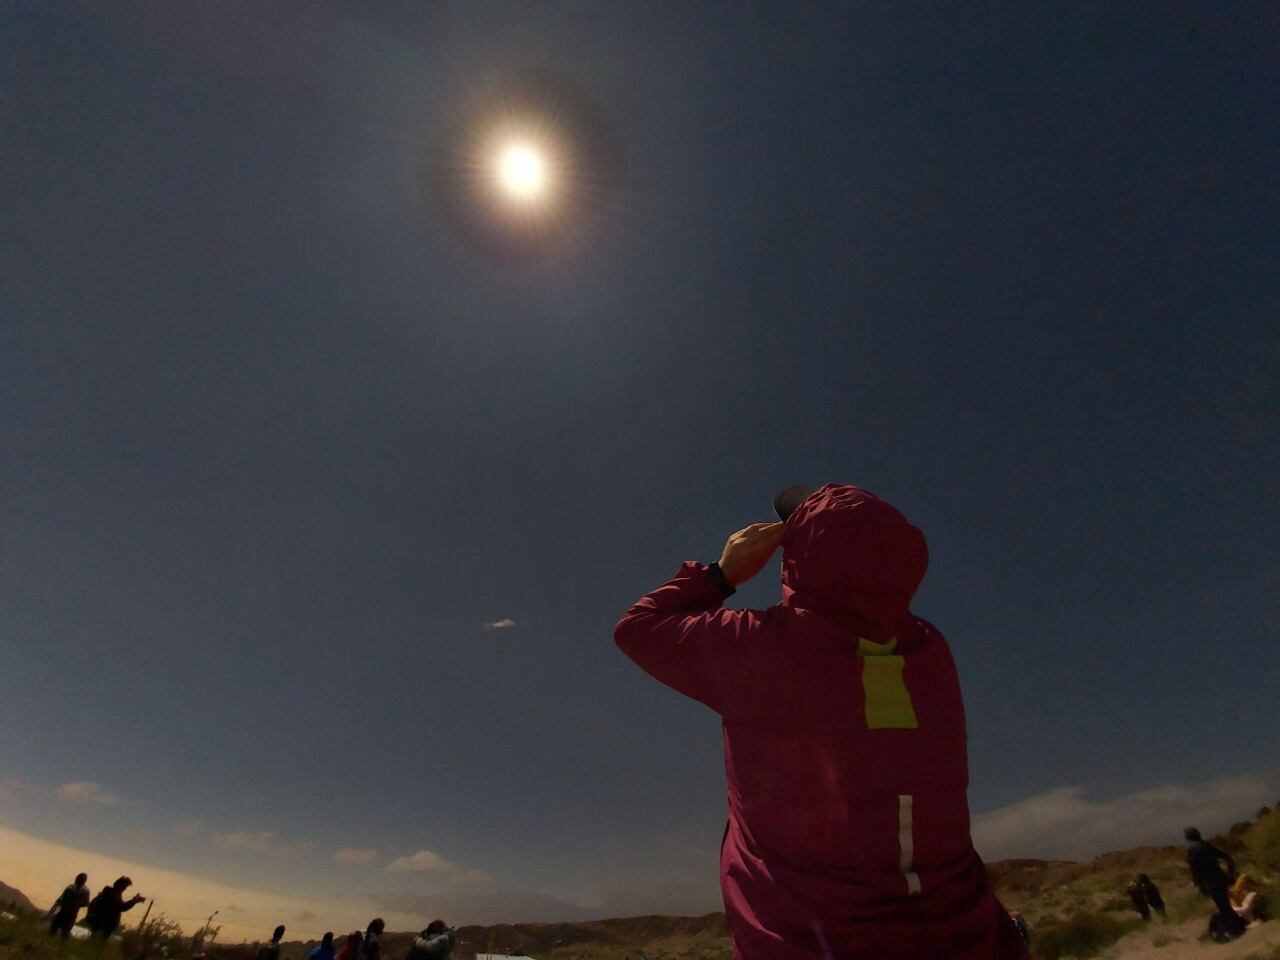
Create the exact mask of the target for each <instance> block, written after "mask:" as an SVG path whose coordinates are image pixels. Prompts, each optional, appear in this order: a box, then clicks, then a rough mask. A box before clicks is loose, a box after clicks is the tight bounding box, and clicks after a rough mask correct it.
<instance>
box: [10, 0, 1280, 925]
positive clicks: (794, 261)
mask: <svg viewBox="0 0 1280 960" xmlns="http://www.w3.org/2000/svg"><path fill="white" fill-rule="evenodd" d="M1278 42H1280V20H1278V18H1277V14H1276V11H1275V8H1274V7H1272V6H1268V5H1264V4H1256V5H1255V4H1232V5H1225V6H1224V7H1223V8H1221V9H1206V8H1204V7H1203V5H1201V6H1199V7H1192V6H1191V5H1172V6H1162V7H1160V8H1158V9H1157V8H1154V7H1150V6H1148V5H1140V4H1132V5H1106V6H1105V7H1104V6H1100V5H1099V6H1088V7H1085V6H1080V5H1071V6H1069V7H1068V6H1066V5H1064V6H1061V7H1055V6H1051V5H1040V6H1039V7H1038V8H1037V9H1023V8H1018V7H1000V6H997V5H986V4H969V5H965V6H964V8H963V10H961V9H959V8H954V7H949V6H947V5H937V6H928V5H925V6H921V5H910V6H897V5H895V6H891V7H871V6H864V5H854V6H852V7H839V8H837V7H834V6H831V7H826V6H814V7H812V8H809V9H807V10H806V11H799V10H793V9H791V7H790V5H776V6H772V5H745V4H724V5H720V4H701V5H698V6H697V7H696V8H689V7H687V6H678V5H669V6H663V5H659V6H657V7H652V6H644V7H640V6H634V7H630V6H628V7H620V6H619V5H616V4H605V5H600V4H547V5H542V6H539V7H537V8H530V7H527V6H525V5H508V4H501V3H494V4H485V5H480V6H477V5H472V4H454V5H431V6H430V7H427V8H424V7H420V6H419V5H416V4H408V3H404V4H399V3H369V4H360V3H350V4H337V3H334V4H322V3H293V2H282V3H278V4H274V5H272V6H270V7H264V6H262V5H258V4H237V3H214V2H206V0H199V2H193V3H189V4H183V5H170V4H165V3H155V4H137V5H117V4H78V3H72V2H69V3H65V4H44V3H14V4H7V5H5V6H4V7H3V8H0V582H3V584H4V588H3V593H2V594H0V665H2V666H3V669H0V724H2V728H0V729H3V734H4V735H3V737H0V826H3V827H6V828H9V829H10V830H12V831H17V832H19V833H21V834H22V835H23V836H26V837H29V838H33V839H32V840H31V842H33V843H34V842H56V843H61V844H65V845H66V846H68V847H71V848H74V849H77V850H84V851H93V852H95V853H96V854H99V855H102V856H104V857H113V858H118V859H126V860H129V861H131V862H134V863H138V864H141V865H142V867H145V866H146V865H151V866H152V867H153V868H155V869H157V870H159V869H166V870H169V871H174V872H175V873H181V874H183V875H185V876H190V877H195V878H201V881H202V882H205V881H207V882H209V883H216V884H222V885H225V886H234V887H237V888H241V889H246V890H251V891H252V890H259V891H270V892H271V894H272V895H274V896H278V897H281V898H288V900H289V902H290V903H293V902H295V901H307V900H308V899H311V900H314V901H315V902H317V903H325V904H332V903H344V902H345V903H348V904H355V903H358V905H359V906H358V909H357V908H355V907H352V912H355V913H358V912H359V911H363V910H364V909H365V908H366V907H368V908H371V909H373V910H375V911H377V910H381V912H384V913H386V914H388V915H393V914H394V915H396V916H403V917H405V918H406V926H411V925H412V924H411V923H410V922H409V921H408V918H411V917H414V916H427V915H430V916H435V915H437V914H441V913H446V912H448V918H449V919H450V921H451V922H465V921H468V920H497V919H505V920H513V919H530V918H540V919H558V918H568V917H569V916H587V915H591V916H601V915H619V914H624V913H642V912H650V911H661V912H701V911H704V910H710V909H714V908H715V907H716V905H717V902H718V894H717V890H716V883H715V850H716V847H717V845H718V843H719V839H720V834H721V830H722V828H723V822H724V809H723V808H724V796H723V791H724V783H723V770H722V766H721V758H720V738H719V730H718V723H717V720H716V718H715V717H714V716H713V715H712V714H710V713H709V712H708V711H706V710H705V709H704V708H702V707H700V706H699V705H697V704H695V703H693V702H691V701H685V700H682V699H681V698H680V697H679V696H678V695H676V694H675V693H673V692H671V691H668V690H666V689H664V688H662V687H660V686H658V685H657V684H656V683H654V682H653V681H652V680H650V679H649V678H647V677H646V676H644V675H643V674H642V673H641V672H640V671H639V670H637V669H635V668H634V667H633V666H631V665H630V664H629V663H628V662H626V661H625V659H624V658H623V657H622V656H621V655H620V654H619V653H618V652H617V651H616V649H615V648H614V646H613V643H612V639H611V635H612V629H613V625H614V623H615V622H616V620H617V618H618V616H619V615H620V614H621V612H622V611H623V610H624V609H625V608H626V606H627V605H628V604H629V603H630V602H631V601H633V600H634V599H635V598H636V597H637V596H639V595H640V594H641V593H643V592H645V591H647V590H649V589H651V588H652V587H654V586H656V585H657V584H658V583H660V582H662V581H663V580H664V579H666V578H667V577H668V576H670V575H671V574H672V573H673V572H674V570H675V568H676V566H677V564H678V563H679V561H681V560H684V559H699V560H711V559H715V558H716V557H717V556H718V555H719V551H720V548H721V545H722V543H723V541H724V538H725V536H727V535H728V534H729V533H731V532H732V531H734V530H736V529H738V528H740V527H742V526H744V525H746V524H747V523H750V522H753V521H757V520H763V519H769V504H770V500H771V497H772V494H773V493H774V491H775V490H776V489H778V488H779V487H781V486H784V485H786V484H790V483H794V482H804V483H821V482H824V481H827V480H836V481H841V482H850V483H857V484H860V485H863V486H866V487H867V488H869V489H871V490H873V491H875V492H876V493H878V494H879V495H881V496H883V497H885V498H886V499H888V500H890V501H891V502H893V503H895V504H896V505H897V506H898V507H900V508H901V509H902V510H903V512H904V513H905V514H906V515H907V516H908V517H909V518H910V519H911V520H912V521H913V522H914V523H916V524H917V525H918V526H920V527H921V528H922V529H923V530H924V532H925V535H926V536H927V537H928V539H929V543H930V553H931V567H930V572H929V574H928V576H927V577H926V579H925V582H924V585H923V587H922V589H921V591H920V593H919V594H918V595H917V599H916V601H915V603H914V604H913V607H914V609H915V610H916V612H917V613H918V614H920V615H921V616H924V617H926V618H928V619H929V620H931V621H932V622H934V623H935V624H937V626H938V627H939V628H940V629H941V630H942V631H943V632H944V633H945V634H946V635H947V636H948V638H949V640H950V642H951V644H952V647H953V650H954V652H955V655H956V659H957V662H958V666H959V669H960V675H961V680H962V683H963V685H964V689H965V693H966V702H967V707H968V716H969V732H970V758H971V761H970V762H971V779H972V787H971V792H970V799H971V804H972V807H973V810H974V812H975V814H978V815H982V814H989V815H993V816H995V815H997V814H999V815H1000V816H1005V817H1006V819H1000V818H999V817H996V819H994V820H988V821H986V822H987V823H988V824H989V825H990V824H995V825H996V826H997V827H999V829H998V830H996V831H995V832H994V833H993V834H991V838H992V839H991V841H990V843H991V850H990V851H987V850H983V848H982V847H981V846H980V850H981V851H982V852H984V853H986V854H987V855H996V856H1000V855H1014V854H1021V855H1027V856H1034V855H1037V854H1040V855H1050V854H1053V853H1054V852H1055V851H1060V850H1061V849H1062V844H1064V843H1067V841H1068V840H1069V839H1070V837H1071V836H1072V835H1073V833H1076V832H1078V830H1077V828H1078V826H1079V823H1078V818H1080V817H1091V816H1095V815H1096V814H1097V810H1096V809H1094V808H1090V807H1088V804H1089V803H1093V804H1097V805H1102V806H1101V807H1100V808H1099V809H1102V810H1104V811H1106V810H1114V809H1122V810H1127V811H1129V814H1130V819H1129V820H1128V821H1125V822H1133V823H1135V824H1137V823H1143V822H1146V823H1149V822H1150V821H1149V820H1147V821H1144V820H1143V817H1142V815H1141V814H1140V813H1135V811H1142V810H1147V809H1148V807H1145V806H1143V804H1147V803H1148V802H1157V801H1151V800H1150V797H1151V796H1152V794H1151V791H1153V790H1155V791H1158V790H1165V791H1166V792H1165V793H1159V794H1158V796H1160V797H1164V798H1166V799H1165V800H1160V801H1158V803H1165V807H1162V808H1161V809H1163V810H1166V812H1168V810H1167V808H1168V806H1169V804H1170V803H1171V804H1172V805H1173V807H1174V811H1173V812H1169V822H1170V823H1174V822H1177V821H1178V817H1177V815H1176V812H1177V809H1178V805H1179V804H1183V805H1185V806H1186V808H1187V809H1188V810H1189V811H1191V810H1198V811H1200V813H1201V815H1203V816H1205V817H1217V818H1218V819H1219V820H1220V822H1219V823H1216V824H1210V825H1209V826H1210V828H1214V827H1221V826H1225V825H1226V823H1228V822H1230V821H1231V820H1233V819H1241V818H1243V817H1244V816H1247V815H1249V814H1251V813H1252V811H1253V810H1254V809H1255V808H1256V806H1257V805H1258V804H1260V803H1261V802H1273V801H1274V800H1275V799H1276V795H1277V794H1278V793H1280V791H1278V790H1277V781H1276V772H1277V768H1276V762H1275V754H1274V738H1272V737H1270V736H1268V735H1266V734H1265V731H1266V730H1275V729H1277V728H1280V701H1277V698H1276V697H1275V690H1276V689H1277V687H1278V686H1280V675H1278V674H1277V667H1276V663H1277V660H1276V658H1275V654H1274V643H1275V639H1276V635H1277V632H1278V628H1280V592H1278V591H1277V586H1280V560H1278V557H1277V552H1276V548H1275V544H1276V543H1277V542H1278V541H1280V523H1278V520H1280V416H1277V414H1278V413H1280V376H1278V375H1280V324H1278V323H1277V313H1278V309H1277V308H1278V307H1280V269H1278V264H1277V252H1278V251H1280V188H1278V187H1277V184H1280V162H1278V158H1280V119H1278V118H1280V103H1277V94H1276V91H1277V90H1278V89H1280V84H1278V83H1277V80H1278V79H1280V78H1278V77H1277V63H1278V62H1280V58H1277V57H1276V56H1275V54H1276V50H1277V46H1278ZM530 71H534V72H538V71H555V73H556V76H557V77H558V78H560V79H559V81H558V82H560V83H563V84H565V85H566V89H568V88H572V89H573V90H574V91H575V95H576V96H577V97H579V98H580V99H581V101H582V102H584V103H589V104H591V105H592V106H593V107H594V108H596V109H598V111H599V117H600V118H603V119H602V120H601V124H602V125H601V126H600V127H598V128H597V132H600V135H601V136H605V135H607V136H608V138H610V139H609V142H610V144H611V145H612V146H615V147H616V149H617V150H618V151H620V153H619V156H618V157H617V158H615V159H616V166H614V167H611V168H610V171H609V177H608V183H607V191H606V192H604V193H602V194H601V195H600V196H598V197H595V198H594V201H595V202H593V203H592V204H590V205H584V206H583V208H582V210H581V211H579V212H578V213H579V214H580V215H578V214H575V217H574V218H573V219H572V221H571V222H569V223H568V224H567V226H566V229H565V230H564V231H563V236H558V237H557V238H556V239H555V242H554V243H549V244H548V249H547V250H546V251H545V252H542V253H541V255H539V256H537V257H529V256H523V257H520V258H515V257H512V256H507V255H506V253H509V251H498V250H495V249H494V248H493V246H492V245H486V244H485V243H477V242H476V241H475V238H474V236H472V235H470V234H469V233H468V231H467V230H466V229H465V228H464V226H463V225H461V224H460V222H459V220H458V219H457V217H455V216H442V215H441V212H440V207H439V204H438V203H437V202H435V199H434V198H433V196H432V195H431V190H429V189H425V188H424V172H423V171H424V164H427V163H428V162H429V158H430V157H432V156H434V155H436V153H435V151H439V149H440V148H441V142H440V138H441V137H442V136H443V135H445V134H446V133H448V132H449V131H454V130H456V129H457V126H458V123H459V117H465V118H468V122H471V121H470V119H469V118H470V117H471V116H472V115H471V114H470V113H468V112H467V111H468V110H470V109H471V107H470V105H472V104H474V103H475V102H477V98H480V99H481V100H483V97H484V95H485V92H486V91H487V90H492V89H494V88H495V85H496V86H497V87H498V88H501V87H502V86H503V85H505V84H510V83H511V82H512V78H513V77H523V76H527V75H529V72H530ZM601 131H603V132H601ZM450 135H451V134H450ZM446 146H447V145H446ZM611 162H612V161H611ZM777 591H778V585H777V579H776V568H774V567H773V566H771V567H770V568H769V569H768V570H766V572H765V573H764V574H762V575H761V576H760V577H759V578H758V580H757V581H755V582H753V583H752V584H750V585H749V586H748V587H747V588H745V589H743V590H741V591H740V592H739V594H738V595H737V596H736V597H735V598H734V599H733V604H734V605H744V606H763V605H767V604H769V603H772V602H774V600H775V599H776V597H777ZM1224 783H1225V784H1227V785H1228V786H1226V787H1223V786H1222V785H1223V784H1224ZM1064 791H1066V792H1064ZM1072 791H1074V792H1072ZM1168 791H1173V792H1172V793H1170V792H1168ZM1237 796H1238V797H1239V801H1240V802H1239V809H1238V810H1235V809H1230V810H1229V809H1227V808H1228V807H1233V805H1234V798H1235V797H1237ZM1134 797H1138V798H1147V799H1146V800H1139V801H1134V800H1133V798H1134ZM1169 797H1173V798H1174V800H1172V801H1168V799H1167V798H1169ZM1032 798H1039V800H1041V801H1043V802H1044V803H1047V804H1050V805H1051V807H1052V809H1053V810H1056V811H1059V814H1060V815H1058V816H1057V818H1056V819H1055V818H1052V817H1051V818H1050V821H1049V822H1050V823H1051V824H1056V826H1054V827H1052V828H1045V827H1044V826H1043V824H1041V825H1040V826H1036V825H1035V823H1034V820H1032V821H1028V824H1029V825H1026V826H1025V828H1024V827H1022V826H1020V824H1021V823H1022V822H1021V821H1017V820H1016V819H1015V820H1009V819H1008V818H1007V816H1006V815H1008V814H1009V811H1010V810H1014V811H1017V810H1025V809H1026V808H1025V806H1019V805H1020V804H1026V803H1027V802H1028V801H1029V800H1031V799H1032ZM1205 798H1209V799H1208V800H1206V799H1205ZM1210 801H1212V802H1210ZM1109 804H1110V805H1116V804H1118V805H1119V806H1118V807H1113V806H1106V805H1109ZM1196 804H1201V805H1200V806H1196ZM1204 804H1209V805H1208V806H1205V805H1204ZM1073 818H1075V819H1073ZM1164 822H1165V821H1163V820H1161V821H1160V823H1161V824H1162V826H1161V829H1163V824H1164ZM1011 823H1012V824H1013V825H1012V826H1010V824H1011ZM1072 824H1074V826H1072ZM1135 829H1136V827H1135ZM1169 829H1170V830H1173V829H1174V828H1173V827H1170V828H1169ZM1019 830H1021V831H1022V832H1021V833H1019ZM1020 837H1021V839H1019V838H1020ZM979 838H980V840H981V834H979ZM1144 839H1156V838H1154V837H1151V838H1144ZM1169 839H1170V841H1173V840H1176V836H1170V837H1169ZM1122 841H1123V838H1122V837H1113V836H1111V835H1101V834H1100V835H1099V838H1098V840H1097V844H1096V845H1098V846H1099V848H1101V847H1103V846H1105V845H1106V844H1107V843H1112V842H1116V843H1119V844H1120V845H1123V846H1127V845H1129V844H1128V843H1125V842H1122ZM1055 845H1056V846H1055ZM1089 852H1090V851H1089V850H1084V849H1077V850H1073V851H1072V853H1073V855H1087V854H1088V853H1089ZM1094 852H1096V851H1094ZM142 867H139V872H141V869H142ZM5 869H6V866H5V863H4V862H3V861H2V860H0V871H3V870H5ZM14 869H16V868H14ZM104 869H105V867H104ZM64 872H65V871H64ZM69 879H70V877H67V878H66V879H65V880H61V879H57V878H54V879H51V880H46V881H41V882H43V883H44V884H45V885H46V886H47V888H48V889H47V891H44V892H50V891H54V890H55V889H56V886H60V885H61V884H62V883H65V882H67V881H68V880H69ZM91 879H93V880H94V881H95V882H96V881H98V880H99V879H101V880H102V882H106V879H109V878H99V877H93V878H91ZM0 880H5V881H6V882H13V880H12V879H10V877H9V876H6V875H5V874H4V873H0ZM135 880H137V881H138V884H139V887H140V889H143V891H144V892H147V890H148V887H147V885H146V882H145V879H144V877H142V876H137V875H135ZM33 882H34V881H33ZM28 892H32V891H28ZM37 892H40V891H37ZM33 895H34V894H33ZM211 896H212V895H211ZM197 899H198V898H197ZM194 902H195V900H194V899H193V900H192V903H193V904H194ZM282 902H283V900H282ZM442 905H443V906H442ZM197 909H198V908H196V907H195V906H187V907H183V913H184V916H185V915H187V914H190V913H191V912H193V911H197ZM291 909H292V908H291ZM334 909H337V908H334ZM199 919H203V918H202V917H199V918H197V919H196V921H195V922H196V923H198V920H199ZM261 920H262V922H263V923H267V924H268V929H269V925H270V917H269V916H267V915H265V914H264V915H263V916H262V918H261ZM184 922H190V920H186V921H184ZM254 922H257V917H256V915H255V921H254ZM325 922H326V921H325V919H324V918H320V919H317V920H316V921H315V923H316V924H320V926H317V927H316V930H311V931H302V930H299V931H298V932H299V933H303V932H308V933H312V934H314V933H315V932H316V931H317V930H318V931H321V932H322V931H323V929H329V928H331V927H332V924H331V925H330V927H325V926H323V924H324V923H325ZM344 922H345V921H344ZM355 922H358V921H352V923H353V924H354V923H355ZM302 923H304V925H305V921H303V922H302ZM393 926H394V924H393ZM244 935H246V936H251V934H250V933H245V934H244Z"/></svg>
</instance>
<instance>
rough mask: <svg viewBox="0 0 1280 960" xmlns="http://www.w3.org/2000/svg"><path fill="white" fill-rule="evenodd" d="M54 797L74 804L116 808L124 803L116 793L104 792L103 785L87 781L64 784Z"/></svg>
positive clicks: (55, 790)
mask: <svg viewBox="0 0 1280 960" xmlns="http://www.w3.org/2000/svg"><path fill="white" fill-rule="evenodd" d="M53 795H54V796H55V797H57V798H58V799H59V800H69V801H71V802H72V803H103V804H107V805H108V806H115V805H116V804H119V803H121V802H122V801H121V800H120V798H119V797H117V796H116V795H115V794H114V793H111V792H110V791H109V790H104V789H103V788H102V785H101V784H99V783H88V782H85V781H79V782H76V783H64V784H63V785H62V786H60V787H55V788H54V791H53Z"/></svg>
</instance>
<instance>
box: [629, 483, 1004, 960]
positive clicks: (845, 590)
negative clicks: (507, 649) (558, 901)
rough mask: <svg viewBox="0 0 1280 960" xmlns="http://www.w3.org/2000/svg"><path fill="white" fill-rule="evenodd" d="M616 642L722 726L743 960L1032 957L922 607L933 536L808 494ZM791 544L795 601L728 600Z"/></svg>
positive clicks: (858, 503)
mask: <svg viewBox="0 0 1280 960" xmlns="http://www.w3.org/2000/svg"><path fill="white" fill-rule="evenodd" d="M774 504H775V508H776V509H777V512H778V515H779V516H780V517H781V518H782V519H783V521H784V522H782V523H756V524H752V525H751V526H749V527H746V528H744V529H743V530H740V531H738V532H737V533H735V534H734V535H733V536H731V537H730V538H729V540H728V542H727V543H726V544H725V547H724V552H723V553H722V554H721V557H720V560H719V562H718V563H712V564H700V563H693V562H687V563H685V564H683V565H682V566H681V567H680V569H679V571H678V572H677V573H676V576H675V578H674V579H672V580H671V581H670V582H668V583H666V584H665V585H663V586H661V587H659V588H658V589H656V590H654V591H653V592H652V593H649V594H647V595H646V596H644V597H642V598H641V599H640V600H638V601H637V602H636V603H635V604H634V605H633V606H632V607H631V609H630V610H628V611H627V613H626V615H625V616H623V618H622V620H621V621H620V622H619V623H618V626H617V630H616V632H615V635H614V638H615V640H616V642H617V644H618V646H619V647H620V648H621V649H622V651H623V652H624V653H626V654H627V656H629V657H630V658H631V659H632V660H634V661H635V662H636V663H637V664H638V665H639V666H641V667H642V668H643V669H644V670H646V671H647V672H648V673H650V674H651V675H652V676H654V677H655V678H657V679H658V680H660V681H662V682H663V683H665V684H667V685H668V686H670V687H673V688H675V689H676V690H678V691H680V692H681V693H683V694H685V695H687V696H690V697H693V698H694V699H696V700H699V701H701V702H702V703H704V704H706V705H707V706H708V707H710V708H711V709H712V710H715V711H716V712H717V713H719V714H720V716H721V717H722V719H723V729H724V759H725V773H726V779H727V786H728V803H729V823H728V826H727V828H726V831H725V837H724V841H723V844H722V847H721V854H720V886H721V890H722V892H723V894H724V902H725V912H726V914H727V916H728V921H729V931H730V934H731V936H732V939H733V946H734V956H735V957H736V958H737V960H936V958H940V957H946V958H948V960H1023V958H1026V956H1027V952H1026V947H1025V945H1024V944H1023V942H1022V938H1021V937H1019V936H1018V933H1017V930H1016V929H1015V928H1014V926H1013V924H1012V923H1010V922H1009V915H1008V913H1007V912H1006V911H1005V909H1004V908H1003V907H1002V906H1001V905H1000V902H999V901H998V900H997V899H996V897H995V894H994V893H993V892H992V890H991V886H990V883H989V881H988V880H987V876H986V872H985V869H984V867H983V864H982V860H981V859H980V858H979V856H978V854H977V852H976V851H975V850H974V848H973V843H972V841H971V840H970V837H969V808H968V800H967V796H966V793H967V787H968V779H969V772H968V759H967V755H966V738H965V720H964V704H963V701H962V699H961V695H960V684H959V681H958V679H957V677H956V669H955V664H954V663H953V662H952V659H951V651H950V650H949V649H948V647H947V642H946V640H945V639H944V638H943V636H942V634H941V633H940V632H938V630H937V629H936V628H935V627H933V626H932V625H931V624H929V623H928V622H926V621H925V620H922V619H921V618H919V617H917V616H915V615H913V614H912V613H911V611H910V609H909V604H910V601H911V598H912V596H913V595H914V594H915V591H916V588H917V587H918V586H919V585H920V581H921V580H922V579H923V577H924V573H925V568H926V567H927V566H928V550H927V548H926V545H925V540H924V536H923V535H922V534H921V533H920V531H919V530H917V529H916V528H915V527H913V526H911V524H909V523H908V522H907V521H906V519H904V517H903V516H902V514H901V513H899V512H898V511H897V510H896V509H895V508H894V507H893V506H891V505H890V504H889V503H887V502H885V501H884V500H881V499H879V498H878V497H876V496H874V495H872V494H871V493H868V492H867V491H866V490H862V489H860V488H858V487H853V486H845V485H837V484H827V485H826V486H823V487H820V488H818V489H817V490H811V489H808V488H799V487H790V488H788V489H787V490H784V491H783V492H782V493H780V494H779V495H778V497H777V498H776V499H775V501H774ZM779 545H781V547H782V602H781V603H780V604H778V605H776V606H773V607H770V608H769V609H767V610H727V609H724V607H723V603H724V601H725V599H726V598H727V597H728V596H730V595H731V594H732V593H733V592H734V590H735V588H736V587H737V586H738V585H739V584H741V583H743V582H745V581H747V580H749V579H751V577H753V576H755V575H756V574H757V573H759V572H760V570H761V569H763V567H764V565H765V564H766V563H767V562H768V560H769V557H770V556H772V555H773V553H774V551H775V550H776V549H777V548H778V546H779Z"/></svg>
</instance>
